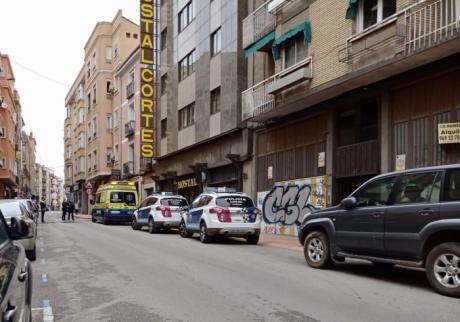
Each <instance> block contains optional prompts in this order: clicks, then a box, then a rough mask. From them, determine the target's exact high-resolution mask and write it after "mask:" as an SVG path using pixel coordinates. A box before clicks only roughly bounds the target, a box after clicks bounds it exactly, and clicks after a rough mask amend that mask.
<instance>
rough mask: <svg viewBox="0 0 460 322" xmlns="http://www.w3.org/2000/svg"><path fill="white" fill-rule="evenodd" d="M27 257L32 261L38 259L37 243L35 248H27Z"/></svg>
mask: <svg viewBox="0 0 460 322" xmlns="http://www.w3.org/2000/svg"><path fill="white" fill-rule="evenodd" d="M26 257H27V259H28V260H30V261H34V260H36V259H37V245H34V249H32V250H26Z"/></svg>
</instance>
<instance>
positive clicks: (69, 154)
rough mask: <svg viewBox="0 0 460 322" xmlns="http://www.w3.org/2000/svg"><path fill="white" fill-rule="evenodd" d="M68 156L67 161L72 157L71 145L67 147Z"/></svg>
mask: <svg viewBox="0 0 460 322" xmlns="http://www.w3.org/2000/svg"><path fill="white" fill-rule="evenodd" d="M66 156H67V159H70V158H71V157H72V146H70V145H68V146H67V147H66Z"/></svg>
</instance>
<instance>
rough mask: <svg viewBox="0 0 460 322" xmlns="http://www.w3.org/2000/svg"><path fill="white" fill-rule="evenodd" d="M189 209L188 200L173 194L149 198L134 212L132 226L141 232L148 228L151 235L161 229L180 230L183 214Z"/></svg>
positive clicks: (162, 194)
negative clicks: (143, 228)
mask: <svg viewBox="0 0 460 322" xmlns="http://www.w3.org/2000/svg"><path fill="white" fill-rule="evenodd" d="M188 208H189V206H188V202H187V199H185V198H184V197H182V196H178V195H173V194H172V193H160V194H154V195H151V196H149V197H147V198H146V199H145V200H144V201H143V202H142V203H141V205H140V206H139V209H137V210H136V211H135V212H134V215H133V219H132V222H131V226H132V228H133V229H134V230H140V229H141V228H142V227H144V226H147V227H148V229H149V232H150V233H151V234H153V233H156V232H158V231H159V230H160V229H165V230H166V229H170V228H179V224H180V221H181V218H182V213H183V212H184V211H187V210H188Z"/></svg>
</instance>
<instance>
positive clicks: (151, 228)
mask: <svg viewBox="0 0 460 322" xmlns="http://www.w3.org/2000/svg"><path fill="white" fill-rule="evenodd" d="M148 227H149V233H151V234H156V233H158V230H159V229H158V228H157V227H155V222H154V221H153V218H152V217H150V218H149V225H148Z"/></svg>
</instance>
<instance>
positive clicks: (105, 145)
mask: <svg viewBox="0 0 460 322" xmlns="http://www.w3.org/2000/svg"><path fill="white" fill-rule="evenodd" d="M138 45H139V26H138V25H137V24H135V23H133V22H132V21H130V20H128V19H126V18H125V17H123V15H122V12H121V11H119V12H118V13H117V15H116V16H115V18H114V19H113V21H111V22H105V21H104V22H99V23H97V24H96V27H95V28H94V30H93V32H92V33H91V35H90V37H89V39H88V41H87V43H86V44H85V46H84V50H85V57H84V64H83V67H82V69H81V71H80V73H79V75H78V76H77V78H76V80H75V82H74V84H73V85H72V88H71V89H70V91H69V93H68V95H67V97H66V108H67V118H66V121H65V138H64V147H65V156H64V159H65V164H66V171H65V187H66V191H67V193H68V197H69V199H71V200H73V201H74V202H75V203H76V205H77V206H79V207H80V208H81V209H82V211H83V212H87V211H88V197H87V195H86V191H85V187H86V185H87V184H88V183H90V184H91V186H92V187H93V190H94V189H97V187H98V186H99V185H100V184H101V183H104V182H107V181H109V180H110V179H119V178H120V177H121V167H122V165H121V164H120V163H119V162H118V160H120V158H117V157H115V155H117V156H118V155H119V152H118V151H117V150H118V148H119V146H120V145H121V140H122V138H121V135H122V134H121V132H120V131H121V130H120V124H119V122H120V113H121V111H120V106H119V105H120V104H119V101H120V98H119V95H120V93H119V91H121V90H125V88H120V89H119V88H117V86H116V82H115V73H116V71H117V69H118V67H119V66H120V65H121V64H122V62H124V61H125V60H126V59H127V58H128V56H129V55H130V54H131V53H132V52H133V50H134V49H135V48H136V47H137V46H138Z"/></svg>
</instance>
